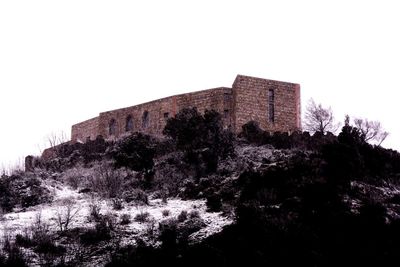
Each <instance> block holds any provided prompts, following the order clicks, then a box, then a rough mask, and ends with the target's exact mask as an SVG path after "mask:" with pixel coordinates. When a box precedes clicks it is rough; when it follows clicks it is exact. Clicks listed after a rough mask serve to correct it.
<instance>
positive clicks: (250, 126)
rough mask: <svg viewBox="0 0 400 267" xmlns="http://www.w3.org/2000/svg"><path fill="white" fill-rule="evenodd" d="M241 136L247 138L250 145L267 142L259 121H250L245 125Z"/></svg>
mask: <svg viewBox="0 0 400 267" xmlns="http://www.w3.org/2000/svg"><path fill="white" fill-rule="evenodd" d="M240 135H241V136H243V137H244V138H246V140H247V141H249V142H250V143H256V144H262V143H263V142H264V141H265V140H264V135H265V132H264V131H263V130H262V129H261V128H260V125H259V124H258V122H257V121H249V122H247V123H246V124H243V126H242V132H241V134H240Z"/></svg>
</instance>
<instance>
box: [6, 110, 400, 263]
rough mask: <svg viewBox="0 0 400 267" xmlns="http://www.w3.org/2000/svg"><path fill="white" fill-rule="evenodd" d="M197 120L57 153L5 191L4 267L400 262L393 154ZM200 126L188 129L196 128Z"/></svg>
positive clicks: (398, 163) (183, 118)
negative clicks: (236, 130)
mask: <svg viewBox="0 0 400 267" xmlns="http://www.w3.org/2000/svg"><path fill="white" fill-rule="evenodd" d="M220 120H221V118H220V116H219V115H218V114H215V113H212V112H209V113H206V114H205V115H204V116H203V115H200V114H198V113H196V112H194V111H193V110H189V111H186V113H184V114H178V116H177V117H176V118H174V119H172V120H170V121H169V123H168V124H167V127H166V129H165V130H164V132H165V134H166V135H167V136H169V137H170V138H169V139H168V138H166V139H162V140H160V139H156V138H154V137H150V136H146V135H142V134H139V133H135V134H132V135H130V136H127V137H126V138H124V139H121V140H118V141H105V140H103V139H101V138H98V139H97V140H96V141H91V142H88V143H86V144H65V145H63V146H59V147H57V151H56V152H57V153H56V154H57V157H54V158H52V159H46V160H44V159H40V158H37V159H36V160H35V161H34V162H35V163H34V170H33V171H31V172H16V173H14V174H12V175H10V176H6V175H3V176H2V178H1V179H0V205H1V207H2V214H1V219H0V236H1V238H2V242H1V249H0V251H1V252H0V266H156V265H157V266H159V265H161V264H162V265H173V266H207V265H210V266H217V265H218V266H236V265H238V264H239V265H244V266H282V265H284V266H286V265H306V266H337V265H348V264H354V265H367V266H369V265H387V264H389V263H391V262H392V261H394V260H396V258H397V255H398V253H399V252H400V219H399V217H400V155H399V153H397V152H396V151H392V150H387V149H383V148H381V147H377V146H372V145H369V144H368V143H366V142H364V141H363V139H362V138H361V137H362V136H360V132H359V131H358V129H357V128H355V127H352V126H350V125H346V126H345V127H344V128H343V129H342V132H341V133H340V134H339V135H338V136H334V135H330V134H328V135H321V134H314V135H313V136H310V135H309V134H308V133H294V134H292V135H290V136H289V135H287V134H281V133H275V134H274V135H270V134H268V133H266V132H263V131H262V130H260V129H259V128H258V127H257V125H256V124H254V123H252V122H251V123H249V124H247V125H245V127H244V128H243V133H242V134H241V135H240V136H239V137H234V136H233V135H232V134H231V133H229V131H228V130H223V129H222V126H221V125H222V124H221V123H220ZM193 122H195V123H193Z"/></svg>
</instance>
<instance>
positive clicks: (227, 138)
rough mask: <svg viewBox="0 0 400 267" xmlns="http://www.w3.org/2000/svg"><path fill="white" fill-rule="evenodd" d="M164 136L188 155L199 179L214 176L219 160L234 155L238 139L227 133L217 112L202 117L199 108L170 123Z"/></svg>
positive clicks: (173, 119)
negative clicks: (234, 143)
mask: <svg viewBox="0 0 400 267" xmlns="http://www.w3.org/2000/svg"><path fill="white" fill-rule="evenodd" d="M163 134H165V135H167V136H169V137H171V138H172V139H173V140H174V141H175V143H176V147H177V148H178V149H179V150H181V151H184V152H185V154H186V159H187V161H188V162H189V163H191V164H193V165H195V166H196V167H197V176H202V175H203V174H204V172H205V173H208V172H214V171H215V170H216V169H217V165H218V162H219V160H220V159H221V158H226V157H227V156H230V155H232V154H233V151H234V150H233V139H234V135H233V134H232V132H230V131H229V130H223V124H222V117H221V115H220V114H219V113H218V112H216V111H214V110H211V111H210V110H206V111H205V112H204V115H201V114H200V113H199V112H198V111H197V109H196V108H192V109H189V108H187V109H182V110H181V111H179V112H178V114H176V116H175V117H174V118H170V119H168V121H167V124H166V126H165V128H164V130H163Z"/></svg>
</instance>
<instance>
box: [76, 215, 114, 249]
mask: <svg viewBox="0 0 400 267" xmlns="http://www.w3.org/2000/svg"><path fill="white" fill-rule="evenodd" d="M114 223H115V222H114V218H113V216H112V215H106V216H100V219H99V220H97V221H96V225H95V227H94V228H89V229H87V230H86V231H85V232H84V233H82V234H81V235H80V241H81V243H82V244H84V245H91V244H96V243H98V242H100V241H104V240H109V239H110V238H111V233H112V231H113V230H114V227H115V226H114Z"/></svg>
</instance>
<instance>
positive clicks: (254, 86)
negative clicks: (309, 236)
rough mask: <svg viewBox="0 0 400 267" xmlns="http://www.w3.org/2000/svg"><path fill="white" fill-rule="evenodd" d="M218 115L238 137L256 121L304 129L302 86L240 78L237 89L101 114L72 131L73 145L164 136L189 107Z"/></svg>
mask: <svg viewBox="0 0 400 267" xmlns="http://www.w3.org/2000/svg"><path fill="white" fill-rule="evenodd" d="M191 107H196V108H197V110H198V111H199V112H204V111H205V110H206V109H209V110H211V109H214V110H216V111H218V112H219V113H220V114H221V115H222V117H223V122H224V126H225V127H231V129H232V130H233V131H234V132H235V133H239V132H240V131H241V127H242V125H243V124H245V123H247V122H248V121H250V120H255V121H258V122H259V124H260V127H261V128H263V129H264V130H267V131H270V132H275V131H281V132H292V131H295V130H300V128H301V119H300V85H299V84H295V83H288V82H280V81H274V80H267V79H262V78H255V77H249V76H244V75H238V76H237V77H236V79H235V81H234V83H233V85H232V88H228V87H218V88H214V89H208V90H203V91H197V92H192V93H187V94H181V95H175V96H170V97H166V98H162V99H158V100H154V101H151V102H148V103H144V104H140V105H135V106H131V107H126V108H121V109H116V110H111V111H106V112H101V113H100V114H99V116H98V117H95V118H92V119H89V120H86V121H83V122H80V123H77V124H75V125H73V126H72V131H71V141H72V142H86V141H87V140H94V139H96V137H97V136H99V135H101V136H103V137H104V138H106V139H115V138H118V137H121V136H123V135H126V134H129V133H130V132H136V131H138V132H143V133H147V134H152V135H162V130H163V129H164V126H165V124H166V121H167V119H168V118H170V117H173V116H175V114H176V113H178V112H179V110H181V109H183V108H191Z"/></svg>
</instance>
